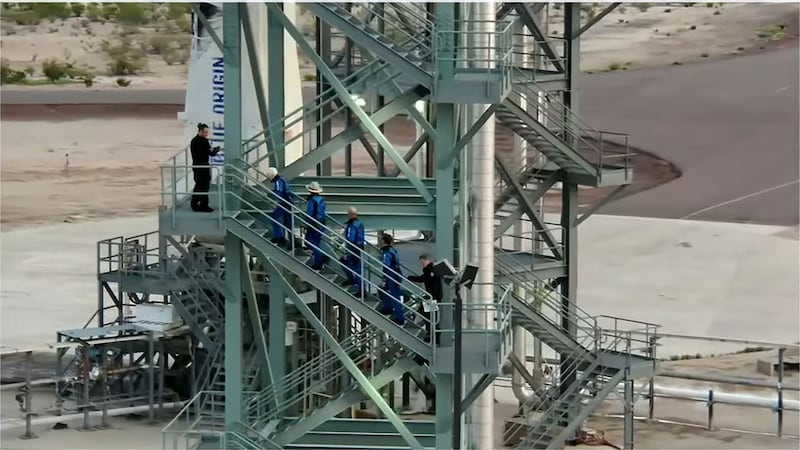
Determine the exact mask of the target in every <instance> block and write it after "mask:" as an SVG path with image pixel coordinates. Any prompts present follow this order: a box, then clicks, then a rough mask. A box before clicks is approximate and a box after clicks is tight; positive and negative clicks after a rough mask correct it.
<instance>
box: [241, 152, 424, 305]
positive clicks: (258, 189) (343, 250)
mask: <svg viewBox="0 0 800 450" xmlns="http://www.w3.org/2000/svg"><path fill="white" fill-rule="evenodd" d="M249 172H250V170H248V169H245V170H242V169H240V168H238V167H234V166H231V167H229V168H228V173H229V175H230V176H229V177H228V178H227V181H228V183H227V185H226V191H227V192H228V194H229V195H232V196H233V198H236V199H237V200H238V201H240V202H241V204H242V208H241V211H243V212H246V213H247V214H251V215H253V216H254V217H255V218H256V220H257V221H260V222H261V223H262V226H265V227H268V228H270V229H271V228H272V227H273V226H276V225H277V226H279V227H280V228H281V229H282V230H283V231H284V232H285V233H289V235H290V236H293V235H294V230H296V229H300V228H304V229H309V228H313V229H316V230H319V231H320V232H321V234H322V239H321V243H320V245H319V247H318V248H317V250H319V251H320V252H321V253H322V255H323V256H324V257H325V258H327V264H328V265H329V267H331V266H332V267H331V268H332V269H334V270H337V271H339V272H341V274H355V272H354V271H353V270H352V269H350V268H349V267H347V266H346V265H345V264H343V263H342V262H341V259H342V258H343V257H345V256H353V257H357V258H359V259H360V261H361V265H362V274H361V279H362V286H361V292H363V293H368V292H372V291H373V288H374V291H375V292H377V293H383V294H386V295H389V293H388V291H386V290H385V289H384V288H383V287H381V284H382V280H384V279H385V278H387V277H391V278H392V280H394V281H396V282H398V283H399V284H400V287H401V288H402V290H403V291H405V292H407V293H408V294H410V295H411V296H417V297H421V298H426V299H427V298H430V294H428V293H427V292H426V291H425V290H424V289H423V288H421V287H420V286H418V285H416V284H414V283H411V282H410V281H408V280H407V279H406V278H405V277H404V276H403V274H402V273H398V272H396V271H394V270H393V269H390V268H385V267H384V265H383V261H382V260H381V259H379V258H378V257H375V256H373V255H371V254H370V253H369V252H366V251H361V250H360V249H355V250H354V249H353V246H350V245H346V243H345V241H344V238H343V236H341V235H340V234H339V233H337V232H336V231H335V230H332V229H331V228H330V227H328V226H327V225H323V224H321V223H319V222H318V221H317V220H316V219H314V218H312V217H310V216H308V214H307V213H306V212H305V211H304V210H302V209H300V208H298V207H297V205H295V204H294V203H292V202H287V201H285V200H284V199H282V198H280V197H279V196H278V195H277V194H275V192H273V191H272V190H270V189H269V188H267V187H266V186H264V185H262V184H260V183H258V180H257V179H253V178H252V175H250V174H249ZM251 183H252V184H251ZM233 186H236V187H239V188H241V189H242V190H243V192H247V193H248V194H251V195H253V196H255V197H256V198H258V200H259V202H267V203H268V205H270V206H272V208H276V207H278V205H280V206H281V207H282V208H284V209H285V210H286V211H287V212H288V213H289V215H290V219H291V220H290V225H289V226H286V225H284V223H282V222H280V221H278V220H276V219H275V218H274V217H272V215H271V214H269V213H266V212H264V208H263V206H264V205H263V204H260V205H255V204H253V203H252V202H251V199H248V198H246V197H245V196H243V195H241V194H240V193H236V192H233V191H232V190H230V188H232V187H233ZM232 219H233V220H237V219H236V218H235V217H233V218H232ZM326 220H327V217H326ZM240 223H241V222H240ZM243 225H245V224H243ZM245 226H247V225H245ZM289 244H290V250H291V253H292V254H293V253H295V251H296V250H299V248H297V247H296V245H297V243H296V242H295V239H290V240H289ZM308 245H310V244H308ZM375 279H378V280H381V282H376V281H373V280H375ZM404 309H405V310H406V315H407V316H408V315H409V314H411V318H412V319H424V320H427V319H425V318H424V317H421V316H419V315H418V313H416V312H414V311H409V310H408V308H404Z"/></svg>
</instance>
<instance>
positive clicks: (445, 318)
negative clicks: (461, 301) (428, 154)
mask: <svg viewBox="0 0 800 450" xmlns="http://www.w3.org/2000/svg"><path fill="white" fill-rule="evenodd" d="M435 7H436V9H435V15H436V22H437V26H438V27H439V29H441V30H442V31H445V32H447V31H452V30H454V29H455V20H456V18H457V16H456V15H457V6H456V4H455V3H449V2H448V3H437V4H436V6H435ZM444 36H446V38H445V39H443V40H442V42H440V44H441V45H440V46H439V47H438V52H439V53H438V54H437V55H436V61H437V64H438V67H437V70H436V72H437V73H438V76H439V78H440V79H443V80H446V81H449V80H453V79H454V78H455V66H454V63H453V61H454V59H455V58H454V56H455V55H454V53H455V42H453V40H452V39H453V34H452V33H445V35H444ZM434 109H435V113H436V120H435V123H436V138H435V139H434V140H433V151H434V157H435V158H436V228H435V232H436V233H435V234H436V258H447V259H449V260H450V261H454V260H453V258H454V257H455V236H454V233H453V225H454V221H455V212H454V208H453V197H454V195H455V188H454V185H455V167H454V158H455V155H456V153H455V152H453V148H454V147H455V138H456V123H457V122H456V107H455V105H454V104H452V103H436V104H435V106H434ZM465 188H466V186H460V190H461V191H464V192H468V189H465ZM442 302H444V303H452V302H453V290H452V289H445V291H444V296H443V299H442ZM453 323H454V322H453V308H452V307H450V306H447V307H444V306H442V307H441V308H440V319H439V326H440V328H442V329H446V330H451V329H453ZM452 338H453V335H452V333H442V336H441V340H440V342H439V346H442V347H445V346H447V347H451V346H452V345H453V342H452ZM461 376H462V375H461V374H438V375H437V376H436V379H435V380H434V383H435V385H436V394H435V395H436V405H437V407H436V425H435V430H436V448H453V424H454V422H453V420H457V421H459V422H460V421H461V417H456V418H454V417H453V406H454V403H453V402H454V399H456V400H457V401H461V397H462V393H461V392H453V389H454V385H455V384H456V383H454V381H455V379H456V377H461Z"/></svg>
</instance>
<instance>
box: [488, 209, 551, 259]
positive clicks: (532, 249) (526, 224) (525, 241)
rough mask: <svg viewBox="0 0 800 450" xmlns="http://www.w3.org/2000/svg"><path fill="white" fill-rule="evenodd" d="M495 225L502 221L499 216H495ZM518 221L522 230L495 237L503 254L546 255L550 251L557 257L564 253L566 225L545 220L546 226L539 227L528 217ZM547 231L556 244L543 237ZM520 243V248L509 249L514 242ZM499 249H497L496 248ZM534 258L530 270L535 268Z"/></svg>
mask: <svg viewBox="0 0 800 450" xmlns="http://www.w3.org/2000/svg"><path fill="white" fill-rule="evenodd" d="M495 217H496V218H495V225H498V222H502V219H501V218H497V216H495ZM517 222H519V223H521V224H522V230H521V231H520V232H519V233H515V232H513V231H508V232H505V233H503V234H502V235H500V236H497V238H496V239H495V243H496V245H497V246H498V247H500V249H502V250H500V252H502V254H503V255H509V256H513V255H517V254H520V255H528V254H534V255H542V256H545V255H546V254H547V253H548V252H549V253H550V254H551V255H552V256H553V257H555V255H556V253H561V254H563V252H564V250H565V246H564V243H563V239H562V236H563V232H564V227H562V226H561V225H559V224H555V223H552V222H544V225H545V228H544V229H538V228H536V227H535V226H534V224H533V222H532V221H530V220H528V219H519V220H517ZM545 233H550V234H551V235H552V236H553V237H554V238H555V239H556V240H557V241H556V243H555V245H551V244H550V243H549V242H547V240H546V239H545V238H544V237H543V236H544V235H545ZM515 242H518V243H519V250H507V249H508V248H511V247H513V246H514V243H515ZM496 251H497V250H496ZM533 264H534V262H533V260H532V259H531V267H530V268H529V269H530V270H534V269H535V267H533Z"/></svg>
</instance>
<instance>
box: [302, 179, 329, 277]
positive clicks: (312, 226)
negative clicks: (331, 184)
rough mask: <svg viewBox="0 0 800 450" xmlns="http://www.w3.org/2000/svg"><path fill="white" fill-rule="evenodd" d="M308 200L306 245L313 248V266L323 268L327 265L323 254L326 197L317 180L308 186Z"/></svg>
mask: <svg viewBox="0 0 800 450" xmlns="http://www.w3.org/2000/svg"><path fill="white" fill-rule="evenodd" d="M306 190H307V191H308V200H307V202H306V214H308V217H307V218H306V220H307V221H308V224H307V226H306V245H308V248H309V249H310V250H311V268H312V269H314V270H321V269H322V266H324V265H325V260H326V257H325V255H324V254H322V248H321V245H322V232H323V231H322V227H323V226H324V225H325V216H326V213H325V199H324V198H323V197H322V187H321V186H320V185H319V183H317V182H316V181H312V182H311V184H309V185H308V186H306Z"/></svg>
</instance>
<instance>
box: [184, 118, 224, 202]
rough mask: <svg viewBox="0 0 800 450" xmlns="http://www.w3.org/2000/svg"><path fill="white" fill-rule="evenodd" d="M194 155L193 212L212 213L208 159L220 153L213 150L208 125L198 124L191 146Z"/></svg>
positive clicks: (216, 149) (217, 149)
mask: <svg viewBox="0 0 800 450" xmlns="http://www.w3.org/2000/svg"><path fill="white" fill-rule="evenodd" d="M189 150H190V151H191V154H192V174H193V175H194V189H193V190H192V192H193V194H192V201H191V206H192V211H197V212H212V211H214V210H213V209H211V207H209V206H208V189H209V188H210V187H211V167H209V160H208V158H209V157H211V156H214V155H216V154H217V153H218V152H219V147H214V148H211V142H209V140H208V125H206V124H204V123H198V124H197V136H195V137H193V138H192V142H191V144H189Z"/></svg>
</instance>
